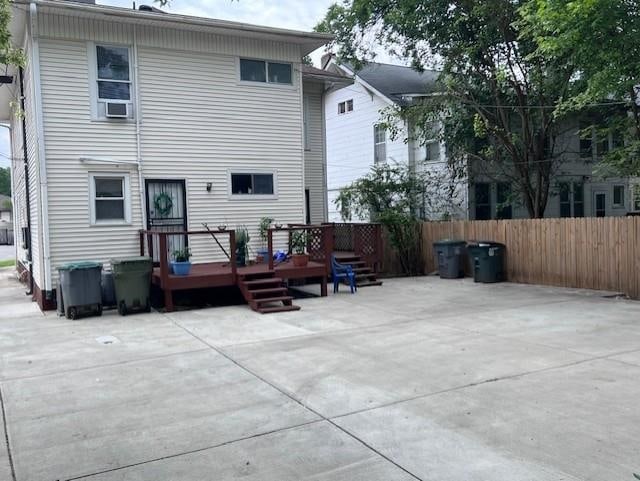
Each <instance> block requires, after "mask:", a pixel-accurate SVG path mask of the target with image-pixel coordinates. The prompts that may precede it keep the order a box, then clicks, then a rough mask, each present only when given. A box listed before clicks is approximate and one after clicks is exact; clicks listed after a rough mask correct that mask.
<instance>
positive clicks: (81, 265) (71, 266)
mask: <svg viewBox="0 0 640 481" xmlns="http://www.w3.org/2000/svg"><path fill="white" fill-rule="evenodd" d="M76 269H102V263H101V262H94V261H78V262H69V263H68V264H64V265H61V266H60V267H58V270H59V271H73V270H76Z"/></svg>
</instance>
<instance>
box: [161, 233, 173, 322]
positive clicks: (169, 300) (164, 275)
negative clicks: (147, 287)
mask: <svg viewBox="0 0 640 481" xmlns="http://www.w3.org/2000/svg"><path fill="white" fill-rule="evenodd" d="M158 237H159V246H160V248H159V250H160V252H158V257H159V259H158V260H159V261H160V288H161V289H162V290H163V292H164V308H165V309H166V311H167V312H171V311H173V292H172V291H171V286H170V285H169V264H168V262H167V234H165V233H164V232H159V233H158Z"/></svg>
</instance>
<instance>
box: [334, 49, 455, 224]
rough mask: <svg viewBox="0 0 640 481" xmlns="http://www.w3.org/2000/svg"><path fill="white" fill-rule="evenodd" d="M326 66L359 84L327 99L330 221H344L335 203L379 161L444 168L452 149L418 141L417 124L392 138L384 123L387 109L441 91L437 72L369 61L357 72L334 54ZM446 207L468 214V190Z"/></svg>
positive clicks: (450, 211)
mask: <svg viewBox="0 0 640 481" xmlns="http://www.w3.org/2000/svg"><path fill="white" fill-rule="evenodd" d="M323 64H324V69H325V70H327V71H330V72H335V73H340V74H343V75H348V76H353V78H354V83H353V85H349V86H347V87H343V88H341V89H338V90H335V91H333V92H330V93H328V94H327V95H326V96H325V112H326V129H327V184H328V185H327V196H328V205H329V220H330V221H334V222H335V221H340V220H341V215H340V212H338V210H337V207H336V205H335V199H336V197H337V196H338V194H339V192H340V189H341V188H343V187H345V186H347V185H349V184H351V183H352V182H353V181H355V180H356V179H358V178H360V177H362V176H363V175H365V174H367V173H368V172H369V171H370V169H371V167H373V166H374V165H375V164H376V163H381V162H389V163H394V164H403V165H409V166H412V167H414V168H416V169H430V170H431V171H439V170H444V167H445V165H446V150H445V146H444V145H443V144H441V143H440V142H438V141H436V140H433V141H431V142H426V143H424V142H417V141H415V140H413V139H412V138H411V137H412V136H409V135H408V133H409V132H411V131H412V129H413V126H411V125H407V124H404V125H403V127H402V130H401V132H399V134H398V135H397V136H396V138H394V139H391V138H390V135H389V133H388V132H387V131H386V130H385V129H384V128H382V127H381V126H380V125H379V124H380V122H381V118H382V113H383V112H384V111H385V109H388V108H390V107H397V106H399V107H402V106H406V105H409V104H410V103H411V102H413V101H414V100H415V99H419V98H421V97H425V96H429V95H432V94H434V93H436V90H437V84H436V80H437V72H435V71H432V70H426V71H424V72H422V73H420V72H417V71H415V70H413V69H412V68H410V67H403V66H399V65H388V64H382V63H368V64H367V65H366V66H364V67H363V68H362V69H361V70H359V71H355V70H354V69H353V68H352V67H351V66H349V65H344V64H340V63H338V62H336V61H335V59H333V58H331V57H329V56H326V57H325V58H323ZM446 204H447V207H448V208H447V209H446V210H447V213H448V214H450V215H453V216H456V215H457V216H460V215H462V213H463V212H464V211H465V210H466V207H465V206H466V192H464V190H458V191H457V192H456V195H455V196H454V197H453V198H452V199H448V200H447V201H446ZM441 207H442V206H441ZM421 215H422V216H423V217H425V218H426V217H430V216H432V215H433V213H432V212H430V211H429V209H428V208H425V209H422V212H421ZM359 220H363V221H366V220H368V219H359Z"/></svg>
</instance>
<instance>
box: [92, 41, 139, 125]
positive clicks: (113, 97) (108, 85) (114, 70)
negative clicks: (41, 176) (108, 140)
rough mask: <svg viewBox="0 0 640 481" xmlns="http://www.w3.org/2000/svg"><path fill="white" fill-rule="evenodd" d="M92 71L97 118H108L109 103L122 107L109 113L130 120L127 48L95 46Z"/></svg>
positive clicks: (130, 79)
mask: <svg viewBox="0 0 640 481" xmlns="http://www.w3.org/2000/svg"><path fill="white" fill-rule="evenodd" d="M94 69H95V70H94V72H95V84H94V85H95V99H96V104H95V105H96V107H97V117H99V118H107V117H109V115H107V103H109V104H121V105H122V106H124V107H123V108H122V109H118V108H116V107H112V109H111V111H113V112H115V111H117V112H118V115H117V116H118V117H125V118H131V117H132V116H133V115H132V113H133V112H132V110H133V109H132V105H133V102H132V98H133V92H132V90H133V86H132V75H131V64H130V55H129V47H125V46H112V45H111V46H109V45H96V46H95V66H94ZM114 117H115V115H114Z"/></svg>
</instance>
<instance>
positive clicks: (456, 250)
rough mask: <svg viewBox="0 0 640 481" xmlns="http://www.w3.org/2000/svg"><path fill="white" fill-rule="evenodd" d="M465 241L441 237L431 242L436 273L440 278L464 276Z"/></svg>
mask: <svg viewBox="0 0 640 481" xmlns="http://www.w3.org/2000/svg"><path fill="white" fill-rule="evenodd" d="M466 245H467V243H466V242H465V241H463V240H456V239H443V240H439V241H437V242H434V243H433V255H434V256H435V261H436V265H437V266H438V273H439V274H440V278H441V279H458V278H459V277H464V261H463V257H464V253H465V250H466Z"/></svg>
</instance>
